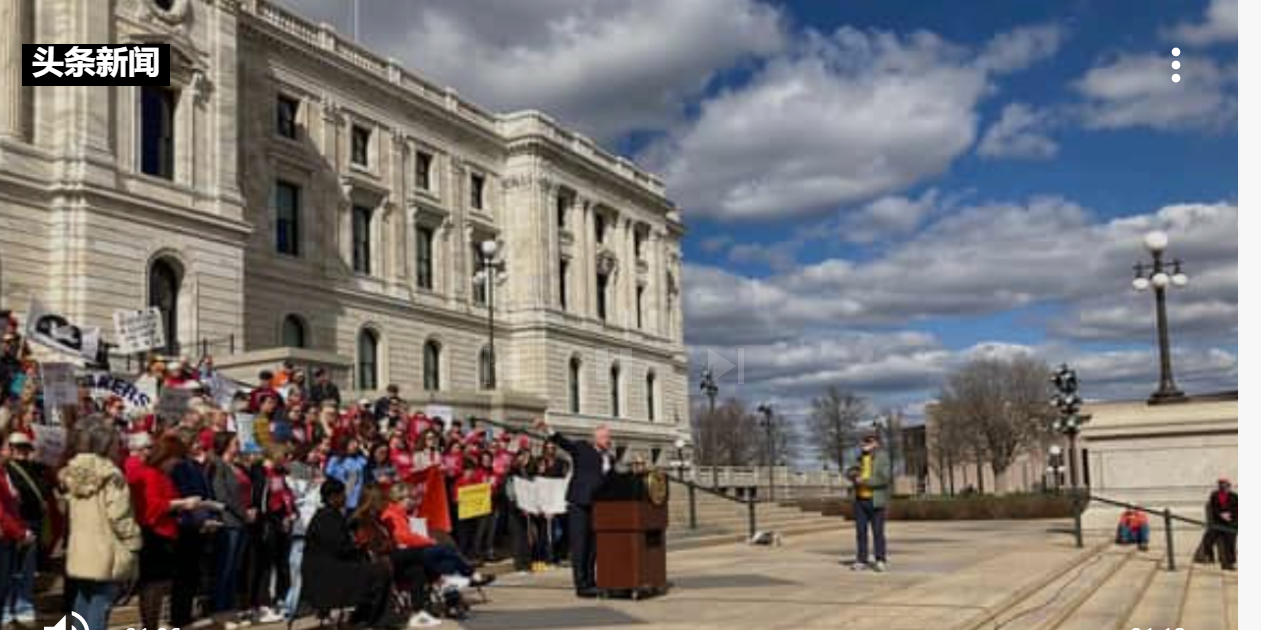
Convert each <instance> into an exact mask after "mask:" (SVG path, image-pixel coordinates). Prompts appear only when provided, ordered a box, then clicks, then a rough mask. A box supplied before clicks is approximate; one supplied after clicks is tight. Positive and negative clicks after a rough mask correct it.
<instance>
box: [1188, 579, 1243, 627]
mask: <svg viewBox="0 0 1261 630" xmlns="http://www.w3.org/2000/svg"><path fill="white" fill-rule="evenodd" d="M1225 591H1226V589H1225V585H1224V584H1223V582H1222V572H1221V571H1220V570H1218V569H1204V568H1201V567H1198V566H1197V567H1192V568H1191V580H1190V582H1189V583H1188V584H1187V591H1186V600H1185V603H1184V604H1183V605H1182V621H1181V622H1179V624H1178V625H1179V626H1182V627H1183V628H1188V629H1191V630H1228V628H1227V626H1226V600H1225ZM1229 630H1233V629H1229Z"/></svg>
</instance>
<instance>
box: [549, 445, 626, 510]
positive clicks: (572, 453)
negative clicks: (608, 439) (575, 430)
mask: <svg viewBox="0 0 1261 630" xmlns="http://www.w3.org/2000/svg"><path fill="white" fill-rule="evenodd" d="M550 439H551V440H552V441H553V442H555V443H556V445H557V446H559V447H560V448H561V449H563V450H564V451H565V452H566V453H569V458H570V459H571V460H573V463H574V465H573V470H574V474H573V477H570V479H569V489H568V490H567V491H566V492H565V500H566V501H568V502H570V503H573V504H574V505H582V506H587V505H591V500H592V499H593V498H594V497H595V493H596V492H598V491H599V490H600V486H602V485H604V478H605V477H606V476H607V475H608V473H609V472H612V471H613V460H614V458H613V454H612V453H607V452H606V453H601V452H600V451H598V450H596V447H595V446H594V445H592V444H591V442H588V441H586V440H578V441H576V442H575V441H571V440H569V439H568V438H566V437H565V436H563V435H561V434H559V433H553V434H552V437H551V438H550ZM606 458H607V459H608V471H607V472H606V471H605V465H604V460H605V459H606Z"/></svg>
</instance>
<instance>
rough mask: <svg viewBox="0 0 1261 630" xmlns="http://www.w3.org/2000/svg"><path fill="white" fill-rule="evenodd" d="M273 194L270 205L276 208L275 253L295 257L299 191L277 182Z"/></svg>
mask: <svg viewBox="0 0 1261 630" xmlns="http://www.w3.org/2000/svg"><path fill="white" fill-rule="evenodd" d="M274 194H275V199H274V200H273V202H272V203H274V204H275V206H276V253H278V254H285V255H286V256H297V255H298V242H299V238H300V232H299V229H298V228H299V220H300V219H299V215H300V213H301V190H300V189H299V188H298V186H297V184H291V183H289V182H286V181H277V182H276V190H275V193H274Z"/></svg>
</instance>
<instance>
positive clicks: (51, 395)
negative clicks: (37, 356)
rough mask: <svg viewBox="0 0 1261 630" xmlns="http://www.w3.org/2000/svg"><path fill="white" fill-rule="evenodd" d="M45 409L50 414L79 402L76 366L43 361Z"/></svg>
mask: <svg viewBox="0 0 1261 630" xmlns="http://www.w3.org/2000/svg"><path fill="white" fill-rule="evenodd" d="M40 369H42V370H43V373H44V376H43V380H44V410H45V411H46V412H48V415H49V416H53V415H55V412H56V411H57V410H59V409H61V408H62V407H64V406H66V405H70V406H76V405H78V404H79V384H78V383H77V382H75V380H74V366H73V365H71V364H69V363H43V364H41V365H40Z"/></svg>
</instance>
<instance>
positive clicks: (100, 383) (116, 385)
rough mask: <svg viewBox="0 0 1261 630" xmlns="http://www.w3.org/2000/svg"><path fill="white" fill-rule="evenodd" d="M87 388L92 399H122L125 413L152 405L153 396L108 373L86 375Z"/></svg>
mask: <svg viewBox="0 0 1261 630" xmlns="http://www.w3.org/2000/svg"><path fill="white" fill-rule="evenodd" d="M88 387H90V388H91V392H92V398H93V399H96V400H102V399H105V398H108V397H110V396H118V397H119V398H121V399H123V404H124V405H126V407H127V411H131V410H133V409H146V408H148V407H149V406H150V405H152V404H153V398H154V397H153V395H152V394H150V393H148V392H146V391H144V390H142V389H140V388H139V387H136V385H135V384H134V383H132V382H131V381H129V380H127V379H124V378H119V377H117V376H114V375H113V374H109V373H108V372H93V373H91V374H89V375H88Z"/></svg>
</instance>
